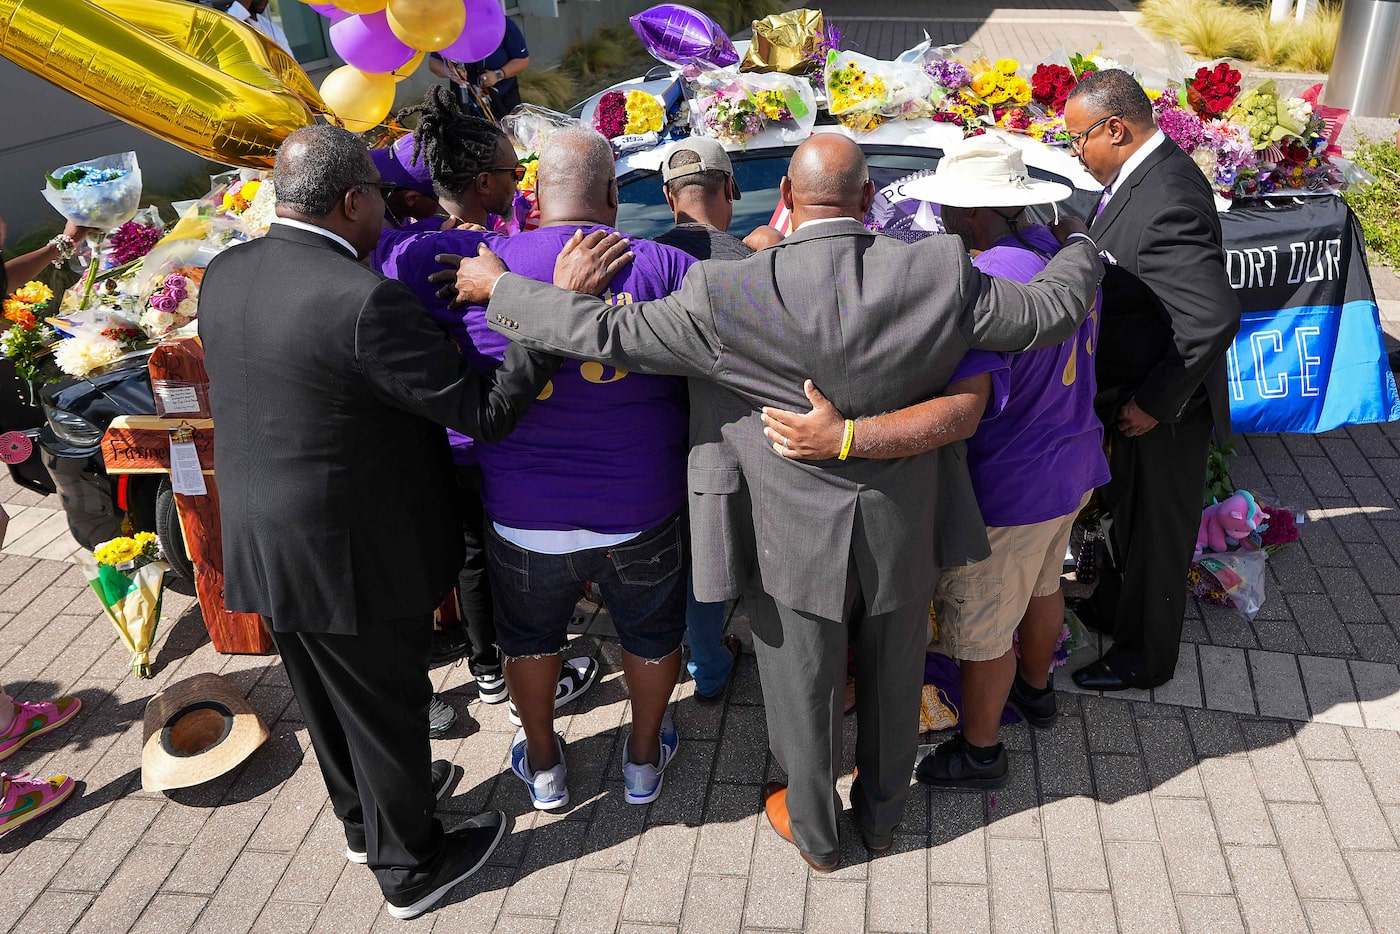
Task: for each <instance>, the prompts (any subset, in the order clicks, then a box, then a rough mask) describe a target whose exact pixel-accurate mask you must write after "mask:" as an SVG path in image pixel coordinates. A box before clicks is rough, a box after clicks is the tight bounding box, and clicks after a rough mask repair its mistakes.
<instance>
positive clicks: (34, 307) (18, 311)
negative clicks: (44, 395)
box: [0, 282, 58, 381]
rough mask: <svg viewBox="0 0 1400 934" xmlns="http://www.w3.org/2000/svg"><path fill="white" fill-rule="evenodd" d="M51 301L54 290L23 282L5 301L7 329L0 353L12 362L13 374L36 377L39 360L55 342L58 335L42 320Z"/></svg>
mask: <svg viewBox="0 0 1400 934" xmlns="http://www.w3.org/2000/svg"><path fill="white" fill-rule="evenodd" d="M52 302H53V290H52V289H50V288H49V287H48V286H47V285H44V284H43V283H42V282H26V283H25V284H24V285H22V286H20V287H19V288H17V289H15V290H14V291H13V292H11V293H10V297H9V298H7V299H5V320H6V321H8V322H10V327H9V330H7V331H6V332H5V333H4V334H3V335H0V353H3V354H4V355H5V356H7V357H9V358H10V359H11V360H13V361H15V372H16V373H17V374H19V376H20V377H21V378H22V379H26V380H31V381H32V380H34V379H36V378H37V377H38V375H39V364H40V360H41V359H42V358H43V357H44V356H46V355H47V354H48V353H49V351H50V349H51V348H52V346H53V343H54V341H56V340H58V332H56V331H55V330H54V329H53V328H52V327H50V326H49V325H48V324H47V323H46V322H45V321H44V312H45V311H46V310H47V309H48V307H49V305H50V304H51V303H52Z"/></svg>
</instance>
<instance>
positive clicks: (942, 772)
mask: <svg viewBox="0 0 1400 934" xmlns="http://www.w3.org/2000/svg"><path fill="white" fill-rule="evenodd" d="M914 777H915V778H917V779H918V780H919V781H921V782H923V783H924V784H925V785H934V786H936V787H939V788H1005V787H1006V783H1007V782H1008V781H1009V780H1010V777H1011V767H1010V764H1009V763H1008V762H1007V759H1006V747H1005V746H1003V745H1002V744H1001V743H997V745H996V757H995V758H994V759H992V761H991V762H979V761H977V760H976V759H974V758H973V757H972V750H970V749H968V748H967V740H965V739H964V738H963V735H962V734H961V733H956V734H954V735H953V738H952V739H950V740H948V741H947V742H945V743H940V744H939V745H938V746H937V748H935V749H934V750H933V752H931V753H929V754H928V755H926V756H924V758H923V759H922V761H920V762H919V765H918V767H917V768H916V769H914Z"/></svg>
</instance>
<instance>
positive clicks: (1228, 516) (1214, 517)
mask: <svg viewBox="0 0 1400 934" xmlns="http://www.w3.org/2000/svg"><path fill="white" fill-rule="evenodd" d="M1268 518H1269V516H1268V514H1267V513H1264V512H1261V511H1260V510H1259V504H1258V503H1256V502H1255V501H1254V497H1253V496H1252V495H1251V494H1250V492H1249V491H1248V490H1238V491H1237V492H1236V493H1235V495H1234V496H1231V497H1230V498H1228V499H1226V500H1224V501H1223V502H1219V503H1212V504H1211V505H1209V506H1207V507H1206V508H1205V509H1203V510H1202V511H1201V528H1200V531H1199V532H1197V533H1196V556H1195V559H1196V560H1199V559H1200V557H1201V554H1202V553H1203V552H1206V551H1214V552H1223V551H1227V550H1229V548H1230V547H1231V546H1232V545H1238V544H1239V543H1240V542H1242V541H1244V540H1245V539H1246V538H1248V537H1249V533H1250V532H1253V531H1254V530H1255V529H1257V528H1259V527H1260V526H1261V525H1263V524H1264V523H1265V522H1266V521H1268Z"/></svg>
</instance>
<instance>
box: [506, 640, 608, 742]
mask: <svg viewBox="0 0 1400 934" xmlns="http://www.w3.org/2000/svg"><path fill="white" fill-rule="evenodd" d="M598 672H599V668H598V662H597V660H596V659H595V658H593V656H591V655H581V656H579V657H578V658H570V659H566V660H565V661H564V664H563V665H561V666H560V668H559V682H558V683H557V684H556V685H555V686H554V709H555V710H558V709H559V708H560V707H563V706H564V705H565V704H567V703H569V702H570V701H573V700H577V699H578V698H579V697H581V696H583V694H584V692H585V691H587V690H588V689H589V688H591V687H593V685H594V684H595V683H597V681H598ZM506 718H507V719H509V720H510V722H511V723H512V724H514V725H515V726H520V725H521V723H520V712H519V711H517V710H516V709H515V701H511V702H510V703H509V704H507V705H506Z"/></svg>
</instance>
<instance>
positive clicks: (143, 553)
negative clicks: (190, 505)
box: [78, 532, 170, 678]
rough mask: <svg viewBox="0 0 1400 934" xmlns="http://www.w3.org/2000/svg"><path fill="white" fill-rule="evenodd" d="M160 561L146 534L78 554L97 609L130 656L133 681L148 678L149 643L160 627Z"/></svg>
mask: <svg viewBox="0 0 1400 934" xmlns="http://www.w3.org/2000/svg"><path fill="white" fill-rule="evenodd" d="M161 557H162V554H161V550H160V542H159V541H158V540H157V539H156V537H155V536H154V535H152V534H151V533H150V532H138V533H136V535H134V536H132V537H129V538H128V537H125V536H123V537H120V538H114V539H112V540H111V541H108V542H103V543H102V544H101V545H98V546H97V547H96V548H95V549H93V551H92V553H91V554H88V553H87V552H81V553H79V555H78V564H79V566H80V567H82V569H83V573H84V575H85V576H86V577H87V579H88V583H89V584H91V585H92V589H93V592H95V593H96V594H97V599H98V600H99V601H100V602H101V603H102V609H103V610H104V611H106V613H107V618H108V619H110V620H111V621H112V625H114V626H116V627H117V635H118V636H120V637H121V640H122V642H123V644H125V645H126V647H127V650H128V651H129V652H131V670H132V673H134V674H135V675H136V677H138V678H149V677H150V676H151V655H150V652H151V643H152V642H153V641H154V640H155V636H156V625H157V624H158V623H159V622H160V602H161V596H162V594H163V592H164V590H165V572H166V571H169V570H170V565H168V564H166V563H165V562H164V561H162V560H161Z"/></svg>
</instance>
